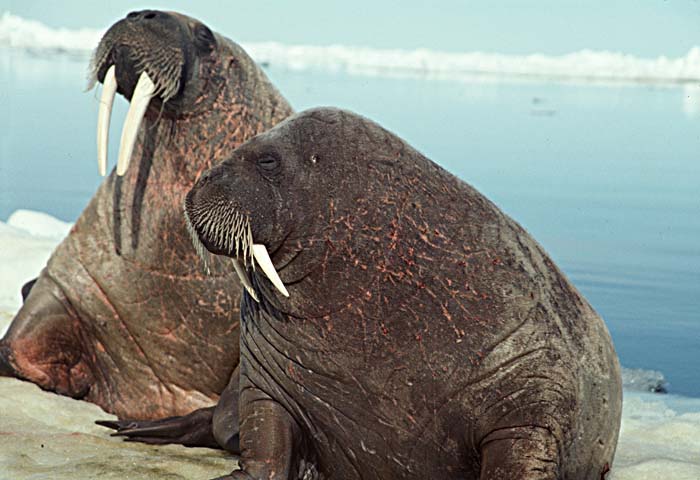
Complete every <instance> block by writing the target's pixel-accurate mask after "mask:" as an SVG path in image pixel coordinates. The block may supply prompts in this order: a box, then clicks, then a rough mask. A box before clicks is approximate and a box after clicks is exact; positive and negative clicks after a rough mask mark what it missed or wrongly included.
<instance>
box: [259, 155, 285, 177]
mask: <svg viewBox="0 0 700 480" xmlns="http://www.w3.org/2000/svg"><path fill="white" fill-rule="evenodd" d="M279 164H280V162H279V160H277V158H276V157H273V156H271V155H266V156H264V157H260V158H259V159H258V167H259V168H260V169H261V170H262V171H263V172H265V173H272V172H274V171H275V170H277V167H279Z"/></svg>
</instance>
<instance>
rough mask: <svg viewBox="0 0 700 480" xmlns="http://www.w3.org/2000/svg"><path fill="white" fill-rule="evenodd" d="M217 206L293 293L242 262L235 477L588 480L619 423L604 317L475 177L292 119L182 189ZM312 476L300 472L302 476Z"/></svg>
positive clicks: (202, 220) (318, 117) (369, 132)
mask: <svg viewBox="0 0 700 480" xmlns="http://www.w3.org/2000/svg"><path fill="white" fill-rule="evenodd" d="M225 199H227V200H228V205H229V207H228V208H230V209H236V210H237V211H239V212H241V213H242V214H245V215H248V216H249V218H250V223H251V228H252V233H253V239H254V241H255V242H256V243H261V244H264V245H265V246H266V247H267V249H268V251H269V252H272V260H273V262H274V264H275V267H276V269H277V271H278V272H279V275H280V277H281V278H282V280H283V281H284V283H285V285H286V287H287V289H288V291H289V297H288V298H287V297H284V296H282V295H281V294H280V293H279V292H278V291H277V290H276V289H275V288H273V286H272V285H271V283H270V281H268V279H267V278H266V277H265V276H264V275H263V274H262V273H261V272H260V269H256V270H255V271H253V270H252V269H250V268H249V269H248V274H249V275H250V280H251V283H252V285H253V286H254V289H255V292H256V294H257V296H258V297H259V298H260V303H258V302H256V301H255V300H253V299H252V297H251V296H250V295H249V294H248V293H247V292H244V294H243V301H242V307H241V363H240V368H241V376H240V382H241V383H240V392H241V394H240V395H241V396H240V398H239V402H240V404H239V414H240V425H241V431H240V442H241V449H242V453H241V460H240V465H241V468H242V470H241V471H235V472H233V473H232V474H231V475H229V476H228V477H227V478H240V479H296V478H300V477H299V476H298V475H299V470H303V469H309V465H311V466H313V468H311V469H310V470H309V471H312V472H314V473H313V474H312V475H311V476H314V475H316V476H319V477H320V478H333V479H360V478H362V479H387V478H415V479H426V478H433V479H462V480H463V479H477V478H480V479H516V478H517V479H525V478H527V479H576V480H579V479H590V480H600V479H601V478H602V477H603V476H604V475H605V473H606V472H607V470H608V466H609V465H610V464H611V463H612V460H613V455H614V452H615V447H616V443H617V438H618V432H619V426H620V414H621V405H622V398H621V379H620V370H619V365H618V361H617V357H616V354H615V351H614V348H613V345H612V343H611V340H610V337H609V334H608V331H607V329H606V327H605V325H604V322H603V321H602V319H601V318H600V317H599V316H598V315H597V314H596V312H595V311H594V310H593V308H592V307H591V306H590V305H589V304H588V303H587V302H586V300H585V299H584V298H583V297H582V296H581V294H580V293H579V292H578V291H577V290H576V289H575V288H574V287H573V286H572V285H571V284H570V283H569V281H568V280H567V279H566V277H565V276H564V274H563V273H562V272H561V271H560V270H559V269H558V268H557V267H556V266H555V265H554V263H553V262H552V260H551V259H550V258H549V257H548V256H547V254H546V253H545V252H544V251H543V249H542V248H541V247H540V246H539V245H538V244H537V243H536V242H535V241H534V240H533V239H532V237H530V235H529V234H528V233H527V232H526V231H525V230H523V228H522V227H520V226H519V225H518V224H517V223H516V222H514V221H513V220H512V219H510V218H509V217H508V216H506V215H505V214H504V213H502V212H501V211H500V210H499V209H498V208H497V207H496V206H495V205H494V204H492V203H491V202H490V201H488V200H487V199H486V198H485V197H483V196H482V195H481V194H479V193H478V192H477V191H476V190H474V189H473V188H472V187H471V186H469V185H468V184H466V183H464V182H463V181H461V180H459V179H458V178H456V177H454V176H453V175H451V174H449V173H448V172H446V171H445V170H443V169H442V168H440V167H439V166H438V165H436V164H435V163H433V162H432V161H430V160H429V159H427V158H425V157H424V156H423V155H421V154H420V153H418V152H417V151H416V150H414V149H413V148H411V147H410V146H409V145H407V144H406V143H404V142H403V141H402V140H401V139H399V138H397V137H396V136H395V135H393V134H391V133H390V132H388V131H386V130H384V129H382V128H381V127H380V126H378V125H376V124H374V123H372V122H370V121H369V120H367V119H364V118H362V117H359V116H357V115H354V114H351V113H349V112H344V111H340V110H335V109H317V110H310V111H307V112H304V113H301V114H298V115H296V116H294V117H291V118H290V119H288V120H286V121H284V122H283V123H281V124H279V125H278V126H277V127H275V128H273V129H272V130H270V131H268V132H266V133H264V134H262V135H259V136H258V137H256V138H254V139H253V140H251V141H249V142H247V143H245V144H244V145H242V146H241V147H239V148H238V149H237V150H235V151H233V152H232V154H231V156H230V158H229V159H228V160H226V161H225V162H223V163H222V164H220V165H218V166H216V167H214V168H213V169H211V170H210V171H208V172H207V173H206V174H205V175H203V176H202V178H201V179H200V180H199V181H198V182H197V184H196V185H195V186H194V188H193V189H192V190H191V191H190V193H189V194H188V198H187V205H188V206H187V211H188V216H189V218H190V219H191V221H192V225H193V226H194V227H195V229H196V230H197V232H198V236H199V238H200V239H201V241H202V242H203V244H204V245H205V246H206V247H207V248H208V249H209V250H210V251H214V252H219V253H225V254H226V255H229V256H232V255H235V253H231V252H228V253H226V252H225V248H223V247H222V245H221V244H220V243H218V242H217V240H216V238H214V237H212V236H211V235H208V234H207V233H206V230H205V228H204V227H203V225H206V224H207V223H208V222H210V221H212V220H211V218H210V217H209V218H207V216H206V215H207V213H209V214H210V215H214V216H215V218H216V220H214V221H216V222H219V223H220V224H221V225H223V226H225V224H226V222H227V220H226V219H227V218H229V216H230V213H226V212H217V211H216V210H215V209H214V208H212V207H213V206H214V205H221V204H222V200H225ZM305 478H307V477H305Z"/></svg>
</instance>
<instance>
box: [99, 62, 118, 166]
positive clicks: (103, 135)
mask: <svg viewBox="0 0 700 480" xmlns="http://www.w3.org/2000/svg"><path fill="white" fill-rule="evenodd" d="M116 93H117V79H116V77H115V75H114V65H112V66H111V67H109V69H108V70H107V73H106V74H105V79H104V82H102V97H101V98H100V110H99V112H98V113H97V168H98V169H99V171H100V175H102V176H103V177H104V176H105V175H107V142H108V140H109V121H110V119H111V117H112V105H113V104H114V96H115V95H116Z"/></svg>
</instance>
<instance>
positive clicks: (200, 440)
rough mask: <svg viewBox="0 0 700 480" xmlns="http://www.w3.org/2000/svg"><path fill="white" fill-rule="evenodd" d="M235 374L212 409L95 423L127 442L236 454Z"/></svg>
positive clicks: (236, 377) (236, 376) (236, 395)
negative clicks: (111, 430)
mask: <svg viewBox="0 0 700 480" xmlns="http://www.w3.org/2000/svg"><path fill="white" fill-rule="evenodd" d="M238 372H239V369H238V367H236V369H235V370H234V371H233V373H232V374H231V378H230V380H229V383H228V385H227V386H226V388H225V389H224V391H223V393H222V394H221V397H220V398H219V402H218V403H217V404H216V406H215V407H207V408H200V409H198V410H195V411H193V412H191V413H189V414H187V415H183V416H175V417H168V418H162V419H160V420H122V419H120V420H117V421H112V420H97V421H96V422H95V423H96V424H98V425H101V426H103V427H107V428H111V429H113V430H116V432H115V433H113V434H112V436H115V437H126V439H125V440H126V441H130V442H141V443H149V444H152V445H163V444H168V443H174V444H178V445H184V446H185V447H207V448H220V449H224V450H226V451H228V452H231V453H234V454H239V453H240V446H239V439H238V394H239V390H238V378H239V373H238Z"/></svg>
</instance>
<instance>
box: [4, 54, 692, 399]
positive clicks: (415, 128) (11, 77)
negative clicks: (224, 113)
mask: <svg viewBox="0 0 700 480" xmlns="http://www.w3.org/2000/svg"><path fill="white" fill-rule="evenodd" d="M86 69H87V66H86V62H85V60H84V59H83V58H71V57H69V56H48V55H41V56H32V55H30V54H28V53H22V52H18V51H12V50H0V107H1V109H2V114H0V220H6V219H7V217H8V215H10V214H11V213H12V212H13V211H15V210H16V209H18V208H29V209H33V210H40V211H44V212H47V213H50V214H52V215H54V216H57V217H58V218H61V219H64V220H70V221H72V220H74V219H75V218H76V217H77V216H78V215H79V214H80V211H81V210H82V208H83V207H84V206H85V205H86V204H87V201H88V199H89V198H90V197H91V196H92V194H93V193H94V191H95V190H96V188H97V185H98V184H99V182H100V181H101V178H100V177H99V176H98V174H97V165H96V150H95V129H96V119H97V107H98V99H97V94H96V93H95V92H88V93H85V92H83V88H84V86H85V83H86V82H85V74H86ZM267 71H268V74H269V75H270V77H271V78H272V80H273V82H274V83H275V84H276V85H277V87H278V88H279V89H280V91H281V92H283V93H284V95H285V96H286V97H287V98H288V99H289V100H290V101H291V103H292V104H293V105H294V107H295V108H296V109H298V110H301V109H304V108H307V107H312V106H318V105H334V106H339V107H343V108H349V109H352V110H355V111H357V112H359V113H362V114H364V115H366V116H368V117H370V118H373V119H375V120H377V121H378V122H380V123H381V124H383V125H384V126H386V127H387V128H389V129H391V130H393V131H394V132H396V133H397V134H399V135H400V136H402V137H403V138H405V139H406V140H408V141H409V143H411V144H412V145H413V146H415V147H416V148H418V149H419V150H421V151H422V152H423V153H425V154H426V155H427V156H428V157H430V158H432V159H433V160H434V161H436V162H437V163H440V164H441V165H442V166H444V167H445V168H447V169H448V170H450V171H452V172H453V173H455V174H456V175H458V176H459V177H460V178H462V179H464V180H465V181H467V182H468V183H470V184H472V185H474V186H475V187H476V188H478V189H479V190H480V191H481V192H482V193H484V194H485V195H486V196H487V197H489V198H490V199H491V200H493V201H494V202H495V203H496V204H497V205H499V206H500V207H501V208H502V209H503V210H504V211H505V212H506V213H508V214H509V215H511V216H512V217H513V218H515V219H516V220H517V221H518V222H519V223H521V224H522V225H523V226H524V227H525V228H526V229H527V230H528V231H530V233H531V234H532V235H533V236H534V237H535V238H536V239H537V240H538V241H539V242H540V243H541V244H542V245H543V246H544V247H545V249H546V250H547V251H548V252H549V253H550V254H551V256H552V257H553V258H554V260H555V261H556V262H557V263H558V264H559V266H560V267H561V268H562V269H563V270H564V271H565V272H566V274H567V275H568V276H569V277H570V278H571V280H572V281H573V282H574V284H575V285H576V286H577V287H578V288H579V289H580V290H581V291H582V292H583V293H584V295H585V296H586V297H587V298H588V300H589V301H590V303H591V304H592V305H593V306H594V307H595V308H596V309H597V310H598V312H599V313H600V314H601V315H602V316H603V317H604V318H605V320H606V322H607V324H608V327H609V329H610V331H611V333H612V336H613V339H614V341H615V346H616V349H617V351H618V354H619V356H620V358H621V361H622V364H623V365H624V366H627V367H635V368H645V369H655V370H660V371H662V372H663V373H664V374H665V376H666V378H667V379H668V380H669V384H670V390H671V391H672V392H674V393H679V394H684V395H690V396H696V397H700V378H699V377H698V373H697V372H698V371H700V113H698V108H697V105H696V104H695V103H693V102H697V99H694V98H689V97H691V96H693V95H697V93H696V92H697V90H688V89H684V88H683V87H662V86H649V85H636V86H622V85H617V86H599V85H590V84H585V83H579V84H558V83H547V82H545V81H539V82H529V83H526V82H510V81H497V80H496V79H493V78H491V79H488V81H484V82H461V81H449V80H436V79H427V78H426V79H422V78H419V77H418V78H387V77H368V76H353V75H349V74H346V73H330V72H323V71H312V70H307V71H302V72H295V71H290V70H287V69H284V68H279V67H275V66H274V65H273V66H271V67H269V68H268V70H267ZM126 107H127V104H126V102H125V101H124V100H123V99H119V100H117V101H116V102H115V112H114V115H113V120H112V124H113V128H112V134H111V142H110V152H111V153H110V160H111V161H112V162H114V158H115V157H116V152H117V148H118V143H117V142H118V140H119V130H120V125H121V122H122V119H123V118H124V116H125V114H126Z"/></svg>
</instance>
